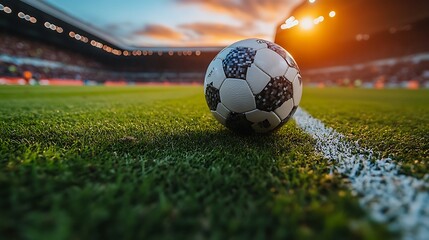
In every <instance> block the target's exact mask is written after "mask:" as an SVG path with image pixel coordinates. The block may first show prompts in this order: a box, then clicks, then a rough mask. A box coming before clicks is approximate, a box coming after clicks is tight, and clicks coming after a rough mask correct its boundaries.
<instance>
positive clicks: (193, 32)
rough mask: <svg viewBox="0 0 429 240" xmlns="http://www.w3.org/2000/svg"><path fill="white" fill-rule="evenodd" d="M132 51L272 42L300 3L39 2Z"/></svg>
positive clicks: (296, 0) (264, 0) (174, 0)
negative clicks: (252, 40) (257, 39)
mask: <svg viewBox="0 0 429 240" xmlns="http://www.w3.org/2000/svg"><path fill="white" fill-rule="evenodd" d="M43 1H45V2H47V3H50V4H52V5H53V6H55V7H57V8H59V9H61V10H63V11H65V12H67V13H68V14H70V15H72V16H74V17H77V18H79V19H81V20H82V21H84V22H86V23H88V24H91V25H93V26H96V27H97V28H99V29H101V30H104V31H105V32H107V33H109V34H111V35H113V36H114V37H116V38H118V39H120V40H121V41H123V42H124V43H126V44H129V45H132V46H139V47H143V46H225V45H228V44H230V43H232V42H234V41H237V40H239V39H243V38H248V37H260V38H265V39H268V40H272V39H273V37H274V31H275V28H276V25H277V24H278V23H279V22H280V21H281V20H284V19H285V18H286V17H287V16H288V14H289V13H290V11H291V10H292V9H293V8H294V7H295V6H296V5H297V4H299V3H300V2H302V1H303V0H157V1H156V0H152V1H142V0H126V1H120V0H88V1H70V0H43Z"/></svg>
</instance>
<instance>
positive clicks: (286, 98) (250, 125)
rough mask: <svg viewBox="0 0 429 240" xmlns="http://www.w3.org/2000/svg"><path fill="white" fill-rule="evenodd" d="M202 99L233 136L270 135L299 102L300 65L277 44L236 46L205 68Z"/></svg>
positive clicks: (247, 41) (257, 42)
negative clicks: (204, 98) (238, 134)
mask: <svg viewBox="0 0 429 240" xmlns="http://www.w3.org/2000/svg"><path fill="white" fill-rule="evenodd" d="M204 95H205V97H206V101H207V105H208V107H209V108H210V111H211V113H212V114H213V116H214V117H215V118H216V119H217V120H218V121H219V122H220V123H221V124H223V125H225V126H226V127H227V128H229V129H230V130H232V131H234V132H238V133H242V134H248V133H255V132H256V133H269V132H271V131H273V130H275V129H278V128H279V127H281V126H282V125H283V124H284V123H286V122H287V121H288V120H289V119H290V118H291V117H292V115H293V114H294V113H295V110H296V109H297V107H298V104H299V102H300V101H301V95H302V80H301V75H300V71H299V68H298V65H297V64H296V62H295V60H294V59H293V58H292V56H291V55H290V54H289V53H288V52H287V51H286V50H284V49H283V48H282V47H280V46H279V45H277V44H275V43H272V42H270V41H266V40H262V39H253V38H252V39H245V40H242V41H238V42H236V43H234V44H232V45H230V46H228V47H226V48H224V49H223V50H222V51H220V52H219V54H217V56H216V57H215V58H214V59H213V61H212V62H211V63H210V65H209V66H208V68H207V72H206V75H205V79H204Z"/></svg>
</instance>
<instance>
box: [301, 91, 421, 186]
mask: <svg viewBox="0 0 429 240" xmlns="http://www.w3.org/2000/svg"><path fill="white" fill-rule="evenodd" d="M301 106H302V107H303V108H305V109H307V110H308V111H309V112H310V113H311V114H312V115H313V116H314V117H316V118H318V119H320V120H322V121H323V122H324V123H326V124H327V125H328V126H331V127H333V128H334V129H336V130H337V131H339V132H341V133H343V134H344V135H345V136H347V137H348V138H349V139H351V140H353V141H358V142H359V143H360V144H361V145H362V146H364V147H369V148H372V149H374V150H376V151H377V152H379V153H380V154H381V157H393V158H394V159H395V160H396V161H397V162H399V163H400V164H401V165H402V171H403V172H404V173H406V174H409V175H413V176H418V177H422V176H423V175H424V174H427V173H428V172H429V168H428V166H429V164H428V163H429V90H418V91H415V90H404V89H388V90H382V91H380V90H375V89H346V88H341V89H338V88H328V89H316V88H306V89H305V92H304V98H303V101H302V104H301Z"/></svg>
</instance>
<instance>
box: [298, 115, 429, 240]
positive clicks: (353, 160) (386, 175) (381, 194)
mask: <svg viewBox="0 0 429 240" xmlns="http://www.w3.org/2000/svg"><path fill="white" fill-rule="evenodd" d="M294 118H295V121H296V123H297V125H298V126H299V127H300V128H301V129H303V130H304V131H305V132H307V133H308V134H310V135H311V136H312V137H313V138H314V139H315V140H316V146H315V148H316V151H318V152H320V153H321V154H322V155H323V156H324V157H325V158H327V159H329V160H330V161H333V162H334V163H335V164H334V169H333V170H334V171H336V172H337V173H339V174H342V175H344V176H347V177H348V179H349V180H350V188H351V190H352V193H353V194H355V195H356V196H358V198H359V203H360V205H361V207H362V208H364V209H366V210H368V212H369V214H370V216H371V217H372V218H373V219H374V220H375V221H378V222H381V223H386V224H388V226H389V228H390V229H391V230H393V231H399V232H400V233H401V234H402V239H404V240H408V239H422V240H423V239H429V190H428V189H429V183H428V182H427V179H428V177H429V175H428V174H426V176H425V177H424V178H423V179H417V178H414V177H411V176H406V175H403V174H401V173H400V172H399V169H400V167H399V166H398V165H396V164H395V162H394V161H393V160H392V159H391V158H382V159H380V158H377V157H375V153H374V152H373V151H372V150H371V149H365V148H362V147H360V146H359V144H358V143H353V142H350V141H347V139H346V137H344V135H342V134H340V133H338V132H336V131H335V130H334V129H332V128H330V127H326V126H325V125H324V124H323V123H322V122H321V121H320V120H318V119H316V118H313V117H312V116H311V115H310V114H308V113H307V112H306V111H305V110H303V109H301V108H298V110H297V111H296V113H295V115H294Z"/></svg>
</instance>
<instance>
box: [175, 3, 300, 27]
mask: <svg viewBox="0 0 429 240" xmlns="http://www.w3.org/2000/svg"><path fill="white" fill-rule="evenodd" d="M176 1H177V2H179V3H181V4H197V5H200V6H202V7H204V8H206V9H207V10H210V11H213V12H217V13H221V14H226V15H230V16H232V17H234V18H236V19H239V20H242V21H245V22H249V21H263V22H272V23H273V24H275V23H276V22H275V21H279V20H280V19H283V18H285V17H286V16H287V14H289V12H290V11H291V9H292V8H293V7H294V6H295V5H296V4H297V3H300V2H302V0H241V1H230V0H176Z"/></svg>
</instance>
